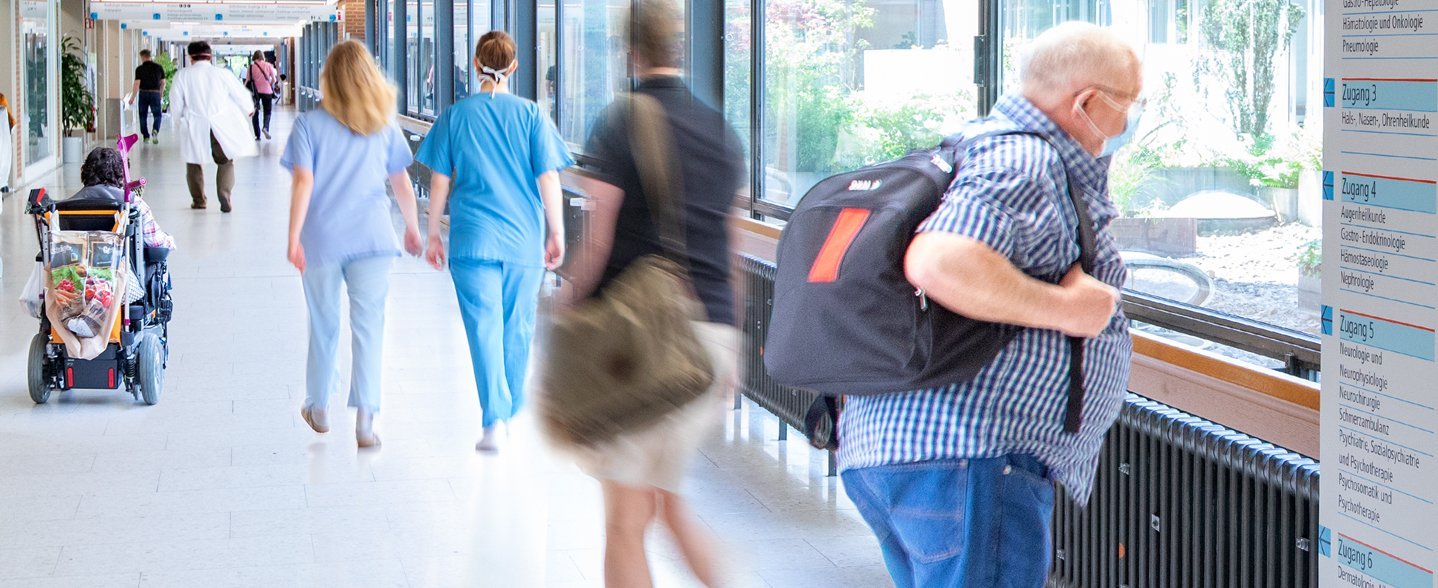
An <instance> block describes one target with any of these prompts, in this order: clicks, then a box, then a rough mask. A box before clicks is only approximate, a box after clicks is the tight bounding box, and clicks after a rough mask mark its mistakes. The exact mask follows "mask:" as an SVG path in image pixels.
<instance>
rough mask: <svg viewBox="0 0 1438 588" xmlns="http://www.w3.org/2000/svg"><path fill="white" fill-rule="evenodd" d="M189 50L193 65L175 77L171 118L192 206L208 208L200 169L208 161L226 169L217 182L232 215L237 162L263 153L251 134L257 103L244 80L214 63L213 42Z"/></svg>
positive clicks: (198, 43)
mask: <svg viewBox="0 0 1438 588" xmlns="http://www.w3.org/2000/svg"><path fill="white" fill-rule="evenodd" d="M187 52H188V53H189V54H190V66H189V67H186V68H184V69H182V70H180V71H178V72H176V73H175V82H174V86H173V87H171V88H170V117H171V118H173V119H174V120H175V121H176V123H178V126H179V135H180V149H181V151H183V152H184V155H185V181H186V182H187V183H188V184H189V186H190V199H191V200H192V203H191V204H190V208H195V209H202V208H204V207H205V172H204V168H202V167H200V165H201V164H202V163H204V161H205V159H206V158H207V157H208V158H211V159H213V160H214V162H215V163H216V164H217V165H219V166H220V169H219V171H218V172H217V173H216V176H217V177H216V180H215V183H216V186H215V188H216V190H217V191H218V192H219V193H218V194H217V195H218V196H219V198H220V211H221V212H229V211H230V210H231V203H232V200H231V198H230V193H231V191H232V190H233V189H234V187H235V159H237V158H240V157H254V156H255V155H256V153H257V150H256V149H255V145H254V141H253V137H251V135H250V114H251V113H253V112H254V110H255V105H254V101H253V100H252V99H251V98H250V92H249V91H248V90H246V89H245V87H244V86H243V85H241V84H240V80H239V78H236V77H235V75H234V74H232V73H230V72H229V71H228V70H225V69H222V68H219V67H216V66H215V65H214V64H212V63H211V62H210V58H211V52H210V44H209V43H206V42H204V41H195V42H194V43H190V46H189V48H188V49H187Z"/></svg>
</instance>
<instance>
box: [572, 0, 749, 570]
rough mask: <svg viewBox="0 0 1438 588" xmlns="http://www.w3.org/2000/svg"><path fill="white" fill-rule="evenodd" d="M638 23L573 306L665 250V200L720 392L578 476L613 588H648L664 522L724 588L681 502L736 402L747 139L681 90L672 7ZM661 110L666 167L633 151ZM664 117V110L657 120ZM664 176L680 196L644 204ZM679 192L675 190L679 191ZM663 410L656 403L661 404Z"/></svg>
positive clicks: (601, 456) (612, 447)
mask: <svg viewBox="0 0 1438 588" xmlns="http://www.w3.org/2000/svg"><path fill="white" fill-rule="evenodd" d="M633 10H634V14H633V15H632V16H631V18H630V20H629V21H628V22H629V23H630V30H629V36H628V38H629V47H628V50H629V51H628V53H629V55H630V60H631V66H632V68H633V71H634V72H635V75H636V76H637V77H638V78H639V86H638V88H637V89H636V90H635V94H636V97H635V98H627V97H624V98H620V99H619V100H618V101H616V102H615V103H614V104H612V105H610V106H609V107H608V108H607V109H606V110H604V111H603V112H602V113H601V114H600V116H599V119H598V120H597V121H596V123H595V125H594V131H593V134H592V135H591V136H590V138H589V141H588V143H587V144H586V146H585V151H584V152H585V153H586V154H587V155H589V156H591V157H592V158H593V161H594V167H593V172H594V178H593V179H588V180H586V181H585V183H584V191H585V193H586V194H588V195H589V197H590V199H591V201H592V202H593V204H594V208H593V209H592V210H593V212H592V213H591V215H592V216H591V221H590V222H589V231H588V233H589V234H588V236H587V242H586V244H585V248H584V250H583V251H581V252H580V253H579V254H578V255H577V256H576V258H575V259H576V260H577V262H576V263H574V264H573V266H572V268H571V270H570V272H569V274H570V279H571V284H572V287H573V289H572V292H571V295H570V296H569V297H570V298H576V299H578V298H587V297H592V296H595V295H597V294H599V293H600V292H602V291H603V290H604V288H605V287H606V286H608V285H609V284H610V283H611V282H613V281H614V280H616V278H618V277H619V276H620V275H622V274H623V273H624V272H625V270H627V269H628V268H629V267H630V266H631V265H632V264H635V263H636V262H638V261H639V260H640V259H642V258H645V257H647V256H651V255H662V254H665V253H666V249H665V247H664V246H663V244H662V243H661V241H660V230H659V220H658V219H656V214H657V213H656V212H655V211H654V209H653V208H652V207H651V206H650V202H651V201H652V200H653V199H654V198H656V197H657V198H665V197H668V198H670V199H671V200H672V201H674V204H675V205H676V207H677V208H678V211H679V212H678V214H677V215H675V216H677V217H678V218H677V219H676V220H678V221H679V222H678V227H679V229H681V231H680V232H682V234H683V235H684V237H683V249H684V255H685V256H686V257H685V258H681V259H678V260H677V261H678V262H679V263H680V264H682V265H685V266H686V267H687V268H688V274H689V279H690V282H691V284H692V287H693V290H694V292H695V294H697V295H698V298H699V301H700V302H702V303H703V307H704V314H705V317H704V318H703V319H702V321H701V322H697V323H695V333H696V335H697V336H698V339H699V341H700V342H701V343H702V344H703V346H704V347H705V350H706V351H707V352H708V355H709V356H710V358H711V361H712V366H713V369H714V384H713V386H712V387H711V388H710V390H709V391H708V392H707V393H705V395H704V396H702V397H700V399H698V400H695V401H692V402H690V403H688V404H686V405H684V406H681V407H678V408H672V409H671V410H670V412H669V414H668V415H667V416H665V417H662V420H660V421H659V422H658V423H657V424H655V425H651V426H648V427H645V428H642V429H639V430H635V431H628V432H624V433H621V434H620V436H619V437H618V438H616V439H613V440H609V441H605V442H603V443H602V444H600V445H599V446H594V447H584V448H580V451H579V452H578V457H579V463H580V466H581V468H582V469H583V470H584V471H586V472H587V473H589V474H590V475H592V476H594V477H595V478H597V479H599V480H600V482H602V484H603V491H604V518H605V547H604V579H605V585H607V586H625V587H628V586H649V585H650V583H651V579H650V571H649V565H648V561H647V560H646V558H645V552H644V538H645V533H646V531H647V530H648V529H649V527H650V525H651V524H652V523H653V522H654V521H655V520H656V519H657V520H659V521H662V522H663V523H664V525H665V526H666V527H668V528H669V530H670V531H671V532H672V533H673V535H674V538H675V541H676V543H677V544H678V545H679V548H680V550H681V551H682V552H683V554H684V558H685V560H686V561H687V562H688V565H689V567H690V569H691V570H693V572H694V574H695V576H697V577H698V578H699V580H700V581H702V582H703V583H704V584H705V585H708V586H714V585H716V583H717V582H718V581H719V578H718V570H716V565H717V561H716V558H715V554H714V548H713V540H712V539H711V537H710V536H709V534H708V533H707V531H705V530H704V525H703V523H701V522H699V520H698V519H697V518H696V517H695V516H694V515H693V513H692V512H691V511H690V510H689V507H688V505H687V504H686V502H685V501H684V500H683V499H682V498H681V497H680V494H679V490H680V482H681V480H682V479H683V476H684V471H685V468H686V466H687V465H688V464H689V462H690V461H691V460H692V459H693V458H694V456H695V455H697V454H698V451H699V445H700V444H701V443H702V442H703V441H704V440H705V439H706V438H707V437H708V433H709V432H710V431H712V430H713V429H714V428H715V427H717V426H718V425H719V424H720V422H721V421H720V418H721V416H720V415H721V414H722V413H723V408H724V406H725V405H726V404H727V403H729V402H732V400H730V399H726V396H729V395H731V394H732V393H733V386H734V384H735V382H736V379H737V372H738V363H739V332H738V330H737V329H736V328H735V326H734V325H735V324H736V323H737V321H736V317H735V311H734V289H733V285H732V284H731V282H730V256H731V252H730V241H729V233H728V223H729V220H730V219H731V218H732V217H731V215H730V212H729V211H730V208H731V207H732V206H733V202H734V195H735V194H736V193H738V191H739V188H740V187H741V186H742V184H743V181H744V164H743V155H742V153H743V152H742V150H741V147H740V142H739V136H738V135H737V134H736V133H735V132H734V130H733V129H732V128H730V127H729V125H728V124H727V123H726V122H725V121H724V116H723V114H722V113H720V112H719V111H717V110H715V109H713V108H710V107H709V106H707V105H705V104H704V103H703V102H702V101H701V100H700V99H699V98H697V97H695V96H694V94H693V92H691V91H690V90H689V88H688V87H686V86H685V84H684V79H683V77H682V72H681V70H680V69H679V62H680V59H681V58H682V56H683V44H682V43H681V42H680V38H681V35H682V15H681V13H680V12H679V7H678V6H677V5H676V4H674V2H673V1H672V0H640V1H639V2H638V3H636V4H635V5H634V8H633ZM639 99H645V100H651V104H654V103H657V104H658V105H659V106H660V107H662V116H653V118H655V119H662V120H663V121H665V124H663V125H656V126H661V127H667V130H668V134H669V139H670V141H669V143H670V145H671V146H672V147H671V148H672V151H673V153H670V154H668V156H669V158H670V160H669V161H647V160H644V161H641V160H642V159H646V158H643V157H640V156H639V155H637V152H639V149H640V148H639V147H637V146H635V145H633V144H632V143H631V141H630V137H631V131H630V127H631V126H632V125H634V124H636V123H635V122H634V120H635V117H638V116H642V115H645V112H641V111H640V109H639V108H638V107H633V106H631V101H635V102H637V101H638V100H639ZM653 113H654V114H657V113H658V109H656V110H655V111H653ZM659 166H665V167H668V168H670V169H677V170H678V176H679V180H680V181H678V182H676V185H677V186H678V188H679V189H682V193H681V194H676V195H668V196H666V195H654V194H647V193H646V191H645V190H646V188H650V187H651V184H645V183H644V182H643V178H644V177H646V176H651V177H652V175H653V174H656V172H655V171H653V170H654V169H656V168H659V169H662V168H660V167H659ZM670 181H671V182H673V181H674V180H673V179H671V180H670ZM659 401H660V399H656V402H659Z"/></svg>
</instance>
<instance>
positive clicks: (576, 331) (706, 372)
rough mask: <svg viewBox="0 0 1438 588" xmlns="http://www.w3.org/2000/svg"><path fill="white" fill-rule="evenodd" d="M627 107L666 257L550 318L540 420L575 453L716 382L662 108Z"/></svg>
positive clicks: (639, 425)
mask: <svg viewBox="0 0 1438 588" xmlns="http://www.w3.org/2000/svg"><path fill="white" fill-rule="evenodd" d="M629 99H630V104H631V110H630V143H631V146H632V148H633V149H634V154H635V159H636V164H637V166H638V168H639V176H640V182H641V184H642V185H643V188H644V193H645V194H646V195H647V197H648V203H649V211H650V214H651V215H652V216H653V218H654V222H655V224H656V225H657V228H658V232H659V236H660V241H661V242H662V243H663V246H664V253H663V254H662V255H648V256H645V257H642V258H640V259H638V260H636V261H635V262H634V263H632V264H630V266H629V267H628V268H626V269H625V270H624V271H623V272H622V273H621V274H620V275H619V276H618V277H617V278H615V279H614V281H613V282H612V283H610V284H609V285H608V286H606V287H605V289H604V291H603V292H602V293H601V294H600V295H599V296H597V297H595V298H592V299H590V300H587V301H585V302H583V303H581V304H579V305H578V306H577V307H576V308H574V309H572V310H570V311H569V312H565V313H562V314H557V315H556V316H555V317H554V321H553V327H552V331H551V333H550V342H549V348H548V350H547V351H546V353H545V363H546V365H545V369H544V370H543V372H542V373H543V376H542V386H543V392H542V394H541V395H540V398H539V399H538V400H539V414H540V420H541V423H542V425H543V427H544V429H545V431H546V432H547V434H548V435H549V437H550V438H551V439H553V440H555V441H558V442H561V443H566V444H571V445H577V446H581V447H589V446H593V445H595V444H599V443H604V442H606V441H609V440H612V439H613V438H615V437H616V436H618V435H619V434H621V433H625V432H630V431H635V430H640V429H643V428H645V427H646V426H649V425H652V424H654V423H656V422H658V421H659V420H660V419H662V418H663V417H665V416H667V415H669V414H670V413H672V412H674V411H676V410H678V409H679V408H681V407H683V406H685V405H687V404H689V403H690V402H693V401H694V400H696V399H698V398H700V397H701V396H703V395H704V393H705V392H707V391H708V390H709V388H710V387H711V386H712V385H713V383H714V369H713V365H712V364H711V361H710V358H709V355H708V352H707V351H706V350H705V349H704V346H703V344H702V343H700V341H699V339H698V337H697V336H696V334H695V332H694V324H693V323H694V321H696V320H702V319H701V317H702V316H703V308H702V306H701V305H700V304H699V302H698V301H697V299H696V298H695V295H694V290H693V286H692V284H691V282H690V280H689V274H688V271H687V270H686V267H687V265H688V256H687V254H686V253H685V246H684V236H683V218H684V217H683V199H682V194H681V190H679V189H677V188H678V187H680V186H682V184H681V183H680V182H679V181H677V179H678V178H677V175H678V169H677V166H674V165H673V163H672V161H671V156H670V154H672V153H674V151H673V148H672V136H671V134H670V131H669V125H668V121H667V120H666V119H665V114H664V107H663V105H661V104H660V103H659V102H658V101H657V100H655V99H653V98H652V97H649V96H643V95H640V94H631V95H630V97H629Z"/></svg>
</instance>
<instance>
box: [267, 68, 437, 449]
mask: <svg viewBox="0 0 1438 588" xmlns="http://www.w3.org/2000/svg"><path fill="white" fill-rule="evenodd" d="M320 91H321V92H322V93H323V94H324V100H323V101H322V102H321V103H320V106H321V110H313V111H310V112H307V113H305V114H302V115H300V117H299V118H297V119H296V120H295V124H294V130H293V131H291V134H290V139H289V144H288V145H287V146H286V147H285V154H284V156H283V157H282V158H281V159H280V164H281V165H283V166H285V168H287V169H289V170H290V173H291V174H293V176H294V182H293V188H292V200H291V203H290V232H289V258H290V263H293V264H294V266H295V268H296V269H299V270H300V275H301V281H302V282H303V284H304V289H305V301H306V303H307V304H308V306H309V315H310V338H309V359H308V364H307V368H306V374H305V404H304V407H303V408H302V409H300V415H301V416H303V417H304V419H305V422H306V423H308V424H309V425H310V427H311V428H313V429H314V430H315V431H316V432H319V433H324V432H327V431H329V424H328V422H327V419H326V418H325V412H326V407H327V405H328V404H329V395H330V392H331V390H333V388H334V386H335V383H336V380H337V378H336V376H338V375H339V374H338V371H337V368H336V366H335V350H336V347H335V346H336V344H337V343H338V338H339V322H340V316H339V314H340V284H341V283H343V284H344V286H345V288H346V289H347V290H348V291H349V301H350V330H351V331H352V332H353V341H354V343H353V345H354V353H353V356H354V358H353V362H354V365H353V368H352V370H351V376H350V392H349V405H350V406H351V407H353V408H356V409H358V410H357V413H356V415H355V440H356V441H357V442H358V444H359V446H360V447H361V448H364V447H372V446H375V445H378V444H379V436H378V435H375V433H374V427H373V420H374V415H375V413H377V412H379V394H380V381H381V378H380V365H381V363H380V362H381V359H382V358H383V355H384V354H383V344H384V314H385V297H386V296H387V295H388V293H389V273H390V265H391V264H392V263H393V262H394V258H395V257H397V256H399V255H400V250H399V246H398V244H397V243H396V242H395V235H394V225H393V221H392V220H391V216H390V210H391V209H390V199H389V196H388V195H387V194H386V193H385V181H386V179H388V181H389V185H390V186H391V187H392V188H394V194H395V202H396V203H397V204H398V205H399V210H400V213H401V214H402V215H403V216H404V223H405V234H404V248H405V249H406V250H407V251H409V252H410V254H411V255H419V254H420V252H421V250H422V249H421V248H422V247H423V240H422V239H421V238H420V233H419V219H418V215H417V213H416V209H415V199H414V188H413V187H411V186H410V181H409V173H408V172H407V171H405V170H406V168H407V167H408V166H409V164H410V163H411V162H412V161H413V158H412V157H411V155H410V152H409V145H408V144H406V143H405V140H404V135H403V133H401V132H400V130H399V127H398V126H397V122H396V120H395V90H394V87H393V86H391V85H390V84H389V82H388V81H386V80H385V77H384V74H382V73H380V70H379V68H378V67H377V66H376V65H375V62H374V59H373V58H371V57H370V55H369V51H367V50H366V49H365V47H364V45H361V44H360V43H358V42H356V41H345V42H343V43H340V44H339V45H336V46H335V48H334V49H333V50H331V51H330V55H329V57H328V58H327V59H326V60H325V64H324V69H322V70H321V71H320Z"/></svg>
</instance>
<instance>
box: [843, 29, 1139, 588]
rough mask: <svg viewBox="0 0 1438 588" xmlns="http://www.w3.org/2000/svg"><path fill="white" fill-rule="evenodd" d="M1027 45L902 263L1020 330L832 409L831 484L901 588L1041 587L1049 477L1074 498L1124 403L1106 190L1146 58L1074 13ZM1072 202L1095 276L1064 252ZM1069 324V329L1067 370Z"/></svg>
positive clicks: (1122, 340) (937, 288) (976, 315)
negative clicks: (944, 381) (921, 380)
mask: <svg viewBox="0 0 1438 588" xmlns="http://www.w3.org/2000/svg"><path fill="white" fill-rule="evenodd" d="M1025 53H1026V54H1025V56H1024V58H1023V60H1022V63H1021V66H1020V74H1019V78H1020V84H1021V92H1020V93H1016V94H1010V95H1006V96H1004V97H1002V98H1000V99H999V101H998V103H997V104H995V105H994V114H993V115H992V116H990V117H989V118H986V119H982V120H979V121H976V122H974V123H972V124H970V125H969V126H968V127H967V128H965V129H964V131H963V132H962V136H963V137H966V138H973V139H972V141H973V142H972V143H971V144H970V145H969V146H968V147H967V154H966V157H965V158H964V159H963V161H964V163H963V165H962V166H960V168H959V170H958V171H957V172H956V174H955V177H954V180H953V182H952V183H951V184H950V186H949V188H948V192H947V194H946V195H945V197H944V199H943V203H942V204H941V205H940V206H939V208H938V210H937V211H936V212H934V213H933V214H932V215H931V216H930V217H929V218H928V219H927V220H926V221H924V223H923V224H921V225H920V226H919V229H918V234H917V236H915V237H914V238H913V240H912V242H911V243H910V244H909V246H908V249H907V252H906V258H905V268H904V269H905V274H906V276H907V277H908V279H909V281H911V282H912V283H913V285H914V286H915V287H917V288H919V289H921V290H922V291H923V292H925V293H926V295H927V296H928V299H929V300H930V301H933V302H937V303H938V304H942V305H944V306H945V307H946V308H948V309H949V310H952V311H954V312H956V313H959V314H962V315H964V316H968V317H971V318H973V319H975V320H982V321H989V322H994V323H1001V324H1010V325H1017V326H1019V327H1026V328H1024V329H1022V330H1021V331H1020V332H1019V333H1018V335H1016V336H1015V338H1014V339H1013V340H1012V341H1011V342H1010V343H1009V344H1008V345H1007V346H1006V347H1005V348H1004V349H1003V350H1002V351H1000V352H999V354H998V355H997V356H996V357H995V358H994V359H993V360H992V361H990V362H989V363H988V364H987V365H986V366H984V367H983V368H982V369H981V370H980V371H979V372H978V373H977V374H976V375H974V376H973V378H972V379H970V380H969V381H967V382H962V383H953V384H951V385H947V386H942V387H939V388H932V389H926V390H914V391H897V390H896V391H895V393H893V394H880V395H872V396H853V397H850V398H849V400H848V402H847V404H846V405H845V408H844V414H843V417H842V418H841V419H840V420H839V423H838V433H839V441H840V443H839V455H838V458H839V467H840V469H841V471H842V472H843V473H842V475H843V480H844V489H845V491H846V492H847V493H848V495H849V497H850V498H851V499H853V501H854V505H855V506H856V507H858V510H859V514H860V515H862V516H863V517H864V520H865V521H866V522H867V523H868V524H869V526H870V527H871V528H872V529H873V531H874V534H875V536H876V537H877V538H878V540H879V545H880V548H881V549H882V551H883V555H884V561H885V563H886V564H887V566H888V570H889V574H890V576H891V577H892V578H893V580H894V583H895V584H897V585H898V586H899V587H900V588H907V587H911V586H1006V587H1015V588H1018V587H1026V588H1040V587H1042V586H1043V585H1044V582H1045V581H1046V579H1047V577H1048V572H1049V562H1050V558H1051V556H1052V553H1053V550H1052V545H1051V532H1050V521H1051V519H1052V515H1053V507H1054V482H1055V481H1057V482H1059V483H1060V484H1062V485H1063V487H1064V488H1065V489H1067V491H1068V492H1069V494H1070V495H1071V496H1072V497H1073V498H1074V500H1075V501H1076V502H1078V503H1080V504H1083V503H1084V502H1086V501H1087V499H1088V496H1089V493H1090V491H1091V489H1092V488H1093V479H1094V470H1095V468H1096V467H1097V465H1098V454H1099V448H1100V447H1101V446H1102V444H1103V439H1104V435H1105V434H1106V433H1107V432H1108V430H1109V427H1110V426H1112V425H1113V423H1114V420H1115V419H1116V418H1117V417H1118V414H1119V410H1120V409H1121V407H1122V406H1123V399H1124V394H1125V391H1126V385H1127V384H1128V370H1129V363H1130V360H1131V356H1132V342H1131V340H1130V338H1129V334H1128V321H1127V320H1126V319H1125V318H1124V316H1123V313H1122V312H1121V311H1119V310H1118V307H1117V304H1118V302H1119V291H1118V288H1119V287H1120V286H1122V284H1123V281H1124V277H1125V274H1126V270H1125V268H1124V264H1123V259H1122V258H1121V257H1120V256H1119V251H1118V249H1117V248H1116V247H1115V246H1114V239H1113V236H1112V235H1110V234H1109V231H1108V228H1107V227H1108V224H1109V221H1111V220H1112V219H1113V218H1114V217H1116V216H1117V214H1118V210H1117V209H1116V208H1115V207H1114V204H1113V202H1112V200H1111V199H1110V198H1109V195H1108V189H1107V186H1108V173H1109V162H1110V156H1111V155H1112V154H1113V152H1114V151H1115V150H1117V149H1118V148H1119V147H1122V146H1123V144H1124V143H1125V142H1126V141H1127V140H1128V139H1129V138H1130V137H1132V136H1133V134H1134V131H1135V130H1136V129H1137V127H1138V115H1139V113H1140V112H1142V108H1143V100H1142V98H1141V92H1142V86H1143V78H1142V73H1143V69H1142V66H1141V64H1140V62H1139V58H1138V56H1137V55H1136V54H1135V53H1134V51H1133V49H1132V48H1131V47H1130V46H1129V45H1128V44H1126V43H1125V42H1124V41H1123V40H1122V39H1121V38H1120V37H1119V35H1117V34H1116V33H1114V32H1113V31H1111V30H1108V29H1103V28H1100V27H1097V26H1094V25H1091V24H1085V23H1066V24H1062V25H1059V26H1057V27H1054V28H1052V29H1050V30H1048V31H1046V32H1044V33H1043V34H1040V35H1039V36H1038V37H1037V38H1035V39H1034V41H1033V44H1032V45H1031V47H1030V48H1029V49H1028V50H1027V51H1026V52H1025ZM1075 203H1081V204H1075ZM1084 210H1087V211H1088V213H1089V214H1088V218H1091V224H1092V226H1091V227H1090V228H1091V229H1092V231H1093V234H1094V235H1095V238H1094V239H1093V241H1094V242H1095V243H1097V247H1096V248H1095V249H1094V250H1093V255H1094V263H1093V266H1092V267H1093V272H1092V275H1089V274H1087V273H1085V272H1084V270H1083V269H1081V267H1080V264H1079V263H1077V260H1078V259H1079V258H1080V257H1081V251H1082V247H1081V246H1080V240H1081V239H1083V240H1087V239H1084V238H1083V237H1082V236H1081V235H1083V234H1084V233H1086V232H1088V231H1086V230H1085V229H1083V228H1081V225H1080V224H1079V223H1080V222H1088V221H1083V220H1082V219H1084V218H1086V215H1085V214H1084V213H1083V211H1084ZM1070 336H1072V337H1080V338H1083V350H1084V353H1083V354H1082V355H1081V357H1082V359H1083V364H1082V366H1081V371H1080V375H1077V376H1075V375H1074V373H1073V372H1071V370H1070V368H1071V366H1070V359H1071V358H1072V357H1074V354H1073V351H1072V349H1071V348H1070V340H1069V337H1070ZM816 344H820V343H816ZM1073 377H1077V378H1079V381H1078V382H1077V383H1076V384H1077V385H1078V386H1081V388H1071V387H1070V385H1071V380H1070V378H1073ZM1080 390H1081V391H1082V392H1081V393H1080V392H1079V391H1080ZM1071 400H1073V401H1077V404H1076V405H1071V404H1070V401H1071Z"/></svg>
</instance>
